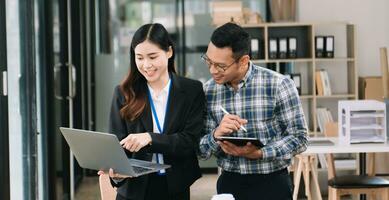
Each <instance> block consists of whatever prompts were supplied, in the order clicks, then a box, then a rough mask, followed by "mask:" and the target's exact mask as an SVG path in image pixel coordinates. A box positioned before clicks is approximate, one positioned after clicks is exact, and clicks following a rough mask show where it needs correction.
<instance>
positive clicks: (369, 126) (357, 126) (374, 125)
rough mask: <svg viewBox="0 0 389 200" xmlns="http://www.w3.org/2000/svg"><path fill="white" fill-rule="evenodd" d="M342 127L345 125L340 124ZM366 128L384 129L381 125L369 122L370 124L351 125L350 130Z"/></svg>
mask: <svg viewBox="0 0 389 200" xmlns="http://www.w3.org/2000/svg"><path fill="white" fill-rule="evenodd" d="M342 127H343V128H346V125H344V124H343V125H342ZM366 129H374V130H381V129H384V127H383V126H381V125H379V124H370V125H352V126H351V127H350V130H366Z"/></svg>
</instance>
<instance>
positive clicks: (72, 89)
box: [67, 64, 77, 99]
mask: <svg viewBox="0 0 389 200" xmlns="http://www.w3.org/2000/svg"><path fill="white" fill-rule="evenodd" d="M67 66H68V67H69V81H70V83H69V96H68V98H70V99H74V97H75V96H76V88H77V87H76V82H77V72H76V67H75V66H74V65H73V64H67Z"/></svg>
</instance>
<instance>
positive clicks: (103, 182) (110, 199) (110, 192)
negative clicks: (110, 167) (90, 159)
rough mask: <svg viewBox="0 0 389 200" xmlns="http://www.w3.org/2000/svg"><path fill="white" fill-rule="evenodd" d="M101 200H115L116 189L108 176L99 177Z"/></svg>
mask: <svg viewBox="0 0 389 200" xmlns="http://www.w3.org/2000/svg"><path fill="white" fill-rule="evenodd" d="M99 185H100V194H101V200H115V199H116V189H115V188H114V187H112V185H111V183H110V180H109V176H108V174H103V175H100V177H99Z"/></svg>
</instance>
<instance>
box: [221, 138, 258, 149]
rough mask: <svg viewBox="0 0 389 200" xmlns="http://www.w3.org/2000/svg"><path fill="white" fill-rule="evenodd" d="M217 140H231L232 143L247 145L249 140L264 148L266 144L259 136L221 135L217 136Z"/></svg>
mask: <svg viewBox="0 0 389 200" xmlns="http://www.w3.org/2000/svg"><path fill="white" fill-rule="evenodd" d="M216 140H218V141H227V142H231V143H233V144H235V145H236V146H245V145H246V144H247V143H248V142H250V143H251V144H253V145H255V146H257V147H258V148H262V147H264V146H265V145H263V144H262V142H261V141H259V139H258V138H250V137H229V136H220V137H217V138H216Z"/></svg>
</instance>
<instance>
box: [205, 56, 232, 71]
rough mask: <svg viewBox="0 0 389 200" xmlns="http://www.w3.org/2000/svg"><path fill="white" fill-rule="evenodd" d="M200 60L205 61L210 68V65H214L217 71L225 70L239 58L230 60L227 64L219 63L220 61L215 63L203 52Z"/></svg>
mask: <svg viewBox="0 0 389 200" xmlns="http://www.w3.org/2000/svg"><path fill="white" fill-rule="evenodd" d="M201 60H203V61H204V62H205V64H207V65H208V67H209V68H211V66H212V65H214V66H215V68H216V69H217V70H218V71H219V72H225V71H226V70H227V69H228V68H229V67H231V66H232V65H233V64H234V63H236V61H237V60H239V59H236V60H234V62H232V63H231V64H229V65H226V64H221V63H215V62H213V61H212V60H211V59H209V58H208V57H207V55H205V54H203V55H201Z"/></svg>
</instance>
